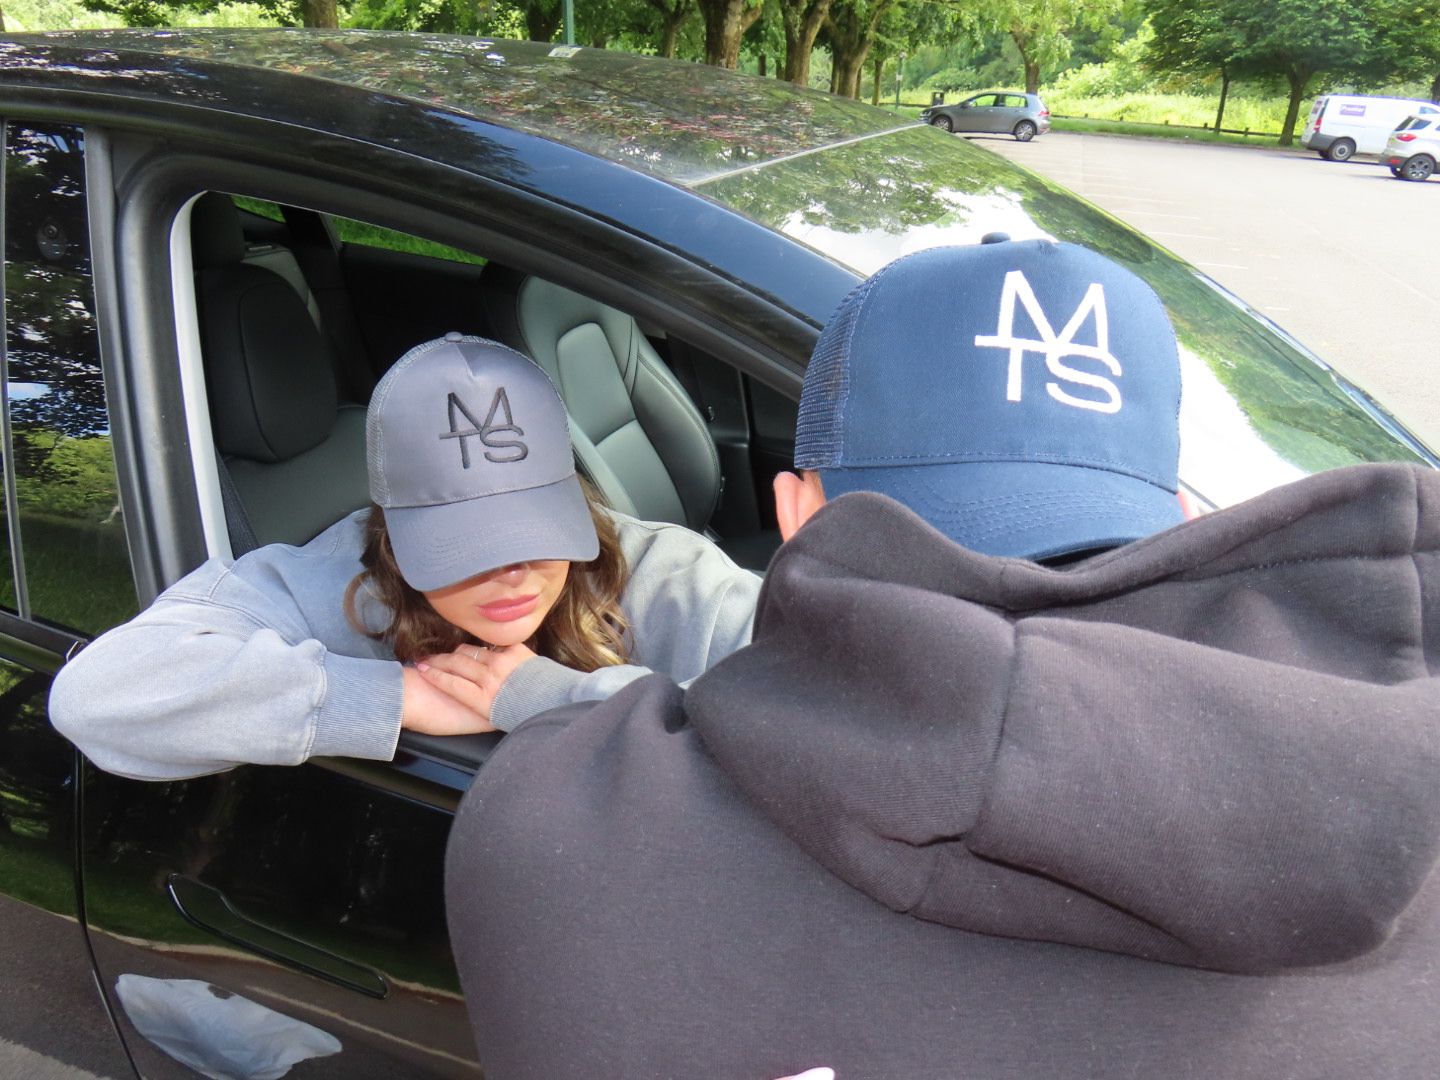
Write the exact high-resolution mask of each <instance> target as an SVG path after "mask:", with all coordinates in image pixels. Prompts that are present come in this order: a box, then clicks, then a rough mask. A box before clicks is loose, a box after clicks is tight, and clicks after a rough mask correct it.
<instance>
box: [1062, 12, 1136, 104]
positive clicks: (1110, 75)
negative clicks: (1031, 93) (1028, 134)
mask: <svg viewBox="0 0 1440 1080" xmlns="http://www.w3.org/2000/svg"><path fill="white" fill-rule="evenodd" d="M1153 37H1154V32H1153V31H1152V30H1151V29H1150V24H1149V23H1145V24H1144V25H1142V26H1141V27H1140V30H1139V32H1137V33H1136V34H1135V36H1134V37H1132V38H1130V39H1129V40H1128V41H1124V42H1121V43H1120V44H1119V45H1117V46H1116V47H1115V51H1114V52H1113V53H1112V54H1111V56H1110V59H1109V60H1106V61H1105V62H1104V63H1102V64H1085V65H1083V66H1081V67H1077V68H1071V69H1070V70H1069V71H1066V72H1063V73H1061V74H1060V75H1059V76H1058V77H1057V78H1056V79H1055V81H1054V82H1053V83H1052V84H1051V87H1050V89H1049V90H1048V91H1047V92H1046V97H1047V99H1049V98H1053V97H1106V96H1113V95H1119V94H1138V93H1142V92H1144V91H1146V90H1149V89H1150V88H1151V87H1150V84H1151V82H1152V81H1153V78H1154V76H1153V75H1152V74H1151V72H1150V71H1149V70H1148V69H1147V68H1146V67H1145V63H1144V61H1145V56H1146V52H1147V50H1148V49H1149V47H1150V42H1151V40H1152V39H1153Z"/></svg>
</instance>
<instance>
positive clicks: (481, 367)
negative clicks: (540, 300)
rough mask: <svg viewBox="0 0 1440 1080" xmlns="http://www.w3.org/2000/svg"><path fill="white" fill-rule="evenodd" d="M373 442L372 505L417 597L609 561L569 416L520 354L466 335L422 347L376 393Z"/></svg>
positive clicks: (370, 422) (369, 423)
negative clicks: (523, 565)
mask: <svg viewBox="0 0 1440 1080" xmlns="http://www.w3.org/2000/svg"><path fill="white" fill-rule="evenodd" d="M365 443H366V458H367V461H368V464H369V469H370V497H371V498H372V499H373V500H374V501H375V503H376V504H377V505H379V506H380V507H381V508H382V509H383V510H384V511H385V525H386V527H387V529H388V530H389V533H390V544H391V547H392V548H393V549H394V551H395V561H396V563H397V564H398V565H399V567H400V573H401V575H402V576H403V577H404V578H405V581H406V583H407V584H409V585H410V587H411V588H413V589H416V590H418V591H420V592H429V591H431V590H434V589H440V588H444V587H445V586H447V585H454V584H456V583H458V582H461V581H464V580H465V579H466V578H470V577H474V576H475V575H476V574H482V573H484V572H485V571H487V570H494V569H497V568H498V567H501V566H509V565H511V564H513V563H520V562H531V561H535V560H540V559H568V560H570V561H573V562H588V561H589V560H591V559H593V558H595V557H596V555H598V554H599V552H600V541H599V539H598V537H597V536H596V534H595V523H594V521H593V520H592V519H591V517H590V508H589V506H588V504H587V503H586V501H585V495H584V493H583V492H582V491H581V489H580V481H579V479H578V478H577V477H576V475H575V459H574V456H573V454H572V452H571V449H570V429H569V421H568V417H567V414H566V412H565V405H564V403H563V402H562V401H561V400H560V395H559V394H558V393H557V392H556V390H555V387H554V384H552V383H551V382H550V379H549V377H548V376H547V375H546V374H545V372H544V370H543V369H542V368H541V367H540V366H539V365H538V364H536V363H535V362H534V361H532V360H530V359H528V358H526V357H524V356H522V355H520V353H518V352H516V351H515V350H514V349H510V348H507V347H506V346H504V345H501V344H499V343H498V342H494V341H486V340H485V339H483V338H477V337H467V336H464V335H462V334H458V333H451V334H446V335H445V337H443V338H440V339H438V340H435V341H427V342H425V343H424V344H422V345H417V346H415V348H413V349H411V350H410V351H409V352H407V353H406V354H405V355H404V356H402V357H401V358H400V359H399V360H398V361H397V362H396V363H395V366H394V367H392V368H391V369H390V370H389V371H387V372H386V373H385V376H384V378H382V379H381V380H380V383H379V385H378V386H376V388H375V393H374V395H373V396H372V397H371V399H370V409H369V412H368V413H367V414H366V417H365Z"/></svg>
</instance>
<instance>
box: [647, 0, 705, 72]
mask: <svg viewBox="0 0 1440 1080" xmlns="http://www.w3.org/2000/svg"><path fill="white" fill-rule="evenodd" d="M648 2H649V4H650V6H651V7H653V8H654V9H655V10H656V11H658V12H660V55H661V56H663V57H665V58H666V59H667V60H673V59H675V46H676V44H677V43H678V42H679V40H680V27H682V26H684V25H685V21H686V20H687V19H689V18H690V16H691V14H692V13H693V12H694V11H695V4H694V2H693V0H675V6H674V7H671V6H670V4H669V3H668V2H667V0H648Z"/></svg>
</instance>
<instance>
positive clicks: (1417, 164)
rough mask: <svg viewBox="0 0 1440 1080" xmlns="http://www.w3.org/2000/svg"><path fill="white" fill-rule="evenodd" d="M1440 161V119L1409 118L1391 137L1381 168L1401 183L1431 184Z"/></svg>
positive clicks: (1401, 123)
mask: <svg viewBox="0 0 1440 1080" xmlns="http://www.w3.org/2000/svg"><path fill="white" fill-rule="evenodd" d="M1437 161H1440V118H1437V117H1434V116H1407V117H1406V118H1405V119H1404V120H1402V121H1401V122H1400V126H1399V127H1397V128H1396V129H1395V130H1394V131H1392V132H1391V133H1390V139H1389V141H1388V142H1387V143H1386V144H1385V149H1384V150H1382V151H1381V152H1380V164H1382V165H1388V166H1389V167H1390V175H1392V176H1394V177H1396V178H1397V179H1400V180H1429V179H1430V177H1431V175H1432V174H1433V173H1434V172H1435V163H1436V162H1437Z"/></svg>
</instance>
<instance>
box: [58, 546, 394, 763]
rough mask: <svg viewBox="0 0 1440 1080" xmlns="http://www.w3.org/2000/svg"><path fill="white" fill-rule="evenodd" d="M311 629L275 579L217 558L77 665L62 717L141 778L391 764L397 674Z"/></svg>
mask: <svg viewBox="0 0 1440 1080" xmlns="http://www.w3.org/2000/svg"><path fill="white" fill-rule="evenodd" d="M262 577H263V575H262ZM316 584H317V586H319V587H322V588H323V586H324V585H325V583H324V582H323V581H322V582H317V583H316ZM323 591H325V592H329V593H330V594H331V595H332V596H333V597H338V595H339V594H338V593H335V592H334V591H333V588H330V589H324V590H323ZM335 614H336V615H337V616H339V612H338V611H337V612H336V613H335ZM342 618H343V617H342ZM307 622H308V620H307V618H306V611H305V609H304V606H303V604H302V602H301V601H300V600H299V599H298V598H297V597H296V596H295V595H294V594H292V593H291V592H289V591H287V590H286V589H284V588H283V587H281V586H280V584H279V583H278V582H277V581H274V580H262V581H259V582H257V581H255V580H247V579H246V578H245V577H242V576H241V575H238V574H237V573H236V572H235V570H234V569H233V568H232V567H230V566H228V565H227V564H226V563H224V562H221V561H219V560H212V561H211V562H208V563H206V564H205V565H204V566H202V567H200V568H199V569H198V570H196V571H194V572H193V573H191V574H190V575H188V576H187V577H185V578H183V579H181V580H180V581H179V582H177V583H176V584H175V585H174V586H172V587H171V588H170V589H169V590H167V591H166V592H165V593H163V594H162V595H161V596H160V598H159V599H157V600H156V601H155V603H154V604H153V605H151V607H150V608H149V609H147V610H146V611H144V612H142V613H141V614H140V615H139V616H137V617H136V618H134V619H132V620H131V621H130V622H128V623H125V624H124V625H122V626H118V627H116V628H115V629H113V630H110V631H109V632H108V633H105V634H103V635H101V636H100V637H99V638H97V639H96V640H95V641H93V642H91V643H90V644H89V645H88V646H87V647H86V648H85V649H84V650H83V651H81V652H80V653H79V654H78V655H76V656H75V657H73V658H72V659H71V660H70V662H69V663H67V664H66V665H65V667H63V668H62V669H61V671H60V673H59V674H58V675H57V676H56V678H55V683H54V686H53V688H52V690H51V696H50V716H51V720H52V722H53V723H54V725H55V727H56V729H57V730H59V731H60V733H61V734H63V735H65V736H66V737H67V738H68V739H70V740H71V741H72V742H74V743H75V745H76V746H78V747H79V748H80V750H81V751H82V752H83V753H84V754H85V755H86V756H87V757H89V758H90V759H91V760H92V761H93V762H94V763H95V764H96V765H98V766H99V767H100V768H102V769H105V770H106V771H107V772H112V773H116V774H118V775H121V776H129V777H133V778H136V779H145V780H173V779H180V778H184V777H190V776H199V775H203V774H206V773H213V772H219V771H221V770H224V769H228V768H231V767H233V766H235V765H238V764H242V763H252V764H264V765H297V764H299V763H301V762H303V761H305V760H306V759H307V758H310V757H313V756H316V755H337V756H345V757H361V758H375V759H380V760H389V759H390V758H392V757H393V756H394V753H395V744H396V740H397V739H398V737H399V733H400V711H401V701H402V696H403V694H402V681H401V669H400V665H399V664H398V663H396V662H395V661H394V660H386V659H380V658H374V657H364V656H349V655H342V654H341V653H338V652H334V651H332V650H331V649H330V648H327V645H326V644H325V643H323V642H322V641H321V640H319V639H318V638H317V635H316V630H315V628H312V627H311V626H309V625H307ZM320 629H321V630H323V629H325V627H323V626H322V627H321V628H320ZM330 629H331V630H335V629H336V628H335V627H334V626H330ZM337 632H338V631H337ZM353 637H354V638H355V639H357V640H358V641H360V642H362V643H363V642H364V641H365V639H363V638H361V637H360V636H359V635H358V634H353Z"/></svg>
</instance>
